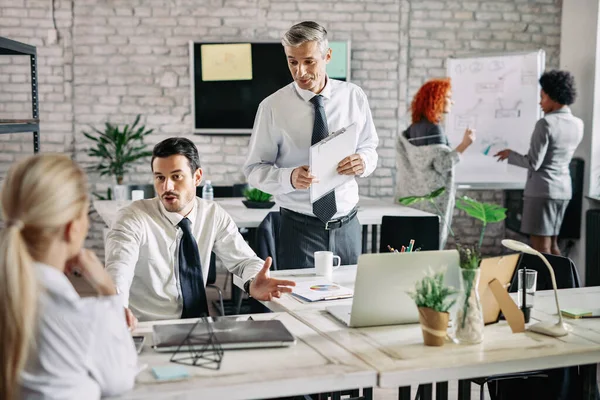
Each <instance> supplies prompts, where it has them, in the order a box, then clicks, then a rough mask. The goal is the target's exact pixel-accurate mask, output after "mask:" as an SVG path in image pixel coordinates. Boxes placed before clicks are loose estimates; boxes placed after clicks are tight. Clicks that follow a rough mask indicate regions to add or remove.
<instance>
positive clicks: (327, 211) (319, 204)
mask: <svg viewBox="0 0 600 400" xmlns="http://www.w3.org/2000/svg"><path fill="white" fill-rule="evenodd" d="M310 102H311V103H313V105H314V106H315V123H314V126H313V133H312V141H311V144H315V143H319V142H320V141H321V140H323V139H325V138H326V137H327V136H328V135H329V130H328V128H327V117H326V116H325V107H323V96H321V95H320V94H318V95H316V96H314V97H313V98H312V99H310ZM336 212H337V206H336V205H335V190H333V191H331V192H329V193H327V194H326V195H325V196H323V197H321V198H320V199H319V200H317V201H315V202H314V203H313V213H314V214H315V215H316V216H317V218H319V219H320V220H321V221H323V223H326V222H327V221H329V220H330V219H331V217H333V216H334V215H335V213H336Z"/></svg>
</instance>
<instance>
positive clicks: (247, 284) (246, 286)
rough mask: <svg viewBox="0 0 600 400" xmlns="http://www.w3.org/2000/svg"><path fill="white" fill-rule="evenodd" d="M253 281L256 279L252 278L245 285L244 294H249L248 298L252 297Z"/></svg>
mask: <svg viewBox="0 0 600 400" xmlns="http://www.w3.org/2000/svg"><path fill="white" fill-rule="evenodd" d="M253 280H254V278H250V279H248V280H247V281H246V283H244V292H246V293H248V296H250V284H251V283H252V281H253Z"/></svg>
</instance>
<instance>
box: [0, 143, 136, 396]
mask: <svg viewBox="0 0 600 400" xmlns="http://www.w3.org/2000/svg"><path fill="white" fill-rule="evenodd" d="M0 195H1V208H2V217H3V220H4V228H3V229H2V230H1V231H0V307H1V309H2V312H0V360H2V361H0V399H16V398H35V399H59V398H60V399H94V398H99V397H101V396H104V395H107V396H108V395H116V394H119V393H121V392H124V391H126V390H129V389H131V388H132V387H133V383H134V377H135V373H136V365H137V354H136V352H135V347H134V345H133V341H132V340H131V336H130V333H129V331H128V329H127V325H126V322H125V316H124V311H123V302H122V300H121V299H120V298H119V297H118V296H116V292H115V285H114V283H113V282H112V280H111V278H110V277H109V275H108V274H107V273H106V272H105V270H104V268H103V266H102V264H101V263H100V262H99V261H98V259H97V258H96V256H95V255H94V253H92V252H91V251H89V250H85V249H82V246H83V242H84V240H85V238H86V235H87V232H88V227H89V221H88V217H87V213H88V203H89V199H88V195H87V181H86V176H85V174H84V172H83V171H82V170H81V169H80V168H79V167H77V165H76V164H75V163H74V162H73V161H72V160H71V159H70V158H68V157H66V156H64V155H49V154H45V155H37V156H33V157H30V158H27V159H25V160H23V161H21V162H19V163H17V164H15V165H14V166H13V167H12V168H11V169H10V171H9V173H8V176H7V177H6V179H5V180H4V184H3V187H2V192H1V194H0ZM74 269H77V270H78V271H79V272H80V273H81V274H82V275H83V277H84V278H85V279H86V280H87V281H89V282H90V284H91V285H92V286H93V287H94V288H95V289H96V291H97V292H98V297H89V298H80V297H79V295H78V294H77V292H76V291H75V289H74V288H73V286H72V285H71V284H70V282H69V280H68V279H67V277H66V276H65V273H69V272H71V271H72V270H74Z"/></svg>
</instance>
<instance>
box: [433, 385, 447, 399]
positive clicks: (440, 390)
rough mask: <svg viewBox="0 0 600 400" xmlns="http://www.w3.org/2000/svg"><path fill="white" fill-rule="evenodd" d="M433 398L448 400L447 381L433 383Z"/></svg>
mask: <svg viewBox="0 0 600 400" xmlns="http://www.w3.org/2000/svg"><path fill="white" fill-rule="evenodd" d="M435 400H448V382H437V383H436V384H435Z"/></svg>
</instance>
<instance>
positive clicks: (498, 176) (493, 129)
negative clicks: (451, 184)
mask: <svg viewBox="0 0 600 400" xmlns="http://www.w3.org/2000/svg"><path fill="white" fill-rule="evenodd" d="M545 58H546V57H545V53H544V51H543V50H539V51H534V52H523V53H513V54H503V55H487V56H470V57H463V58H449V59H448V60H447V64H446V65H447V67H448V76H449V77H450V79H451V81H452V100H453V101H454V105H453V106H452V109H451V111H450V112H449V113H448V115H446V118H445V131H446V134H447V135H448V139H449V141H450V144H451V145H452V146H453V147H455V146H456V145H458V144H459V143H460V142H461V141H462V137H463V134H464V131H465V129H466V128H467V127H469V128H471V129H473V128H474V129H476V135H477V139H476V141H475V143H473V145H471V147H469V148H468V149H467V150H466V151H465V152H464V153H463V155H462V159H461V162H460V163H458V164H457V165H456V168H455V173H456V183H457V184H459V185H461V184H462V185H463V186H466V187H468V186H472V187H473V188H477V187H478V186H479V187H482V188H483V187H487V188H490V187H495V188H498V189H505V188H506V189H508V188H515V187H521V188H522V187H524V186H525V179H526V176H527V170H526V169H525V168H519V167H514V166H511V165H508V164H507V162H506V161H504V162H497V161H496V158H494V157H493V156H494V154H496V153H497V152H498V151H499V150H502V149H505V148H509V149H512V150H515V151H517V152H519V153H521V154H525V153H526V152H527V150H528V149H529V141H530V139H531V134H532V133H533V128H534V127H535V123H536V121H537V120H538V119H540V118H541V116H542V110H541V108H540V106H539V101H540V86H539V82H538V80H539V77H540V76H541V74H542V72H543V71H544V66H545Z"/></svg>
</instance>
